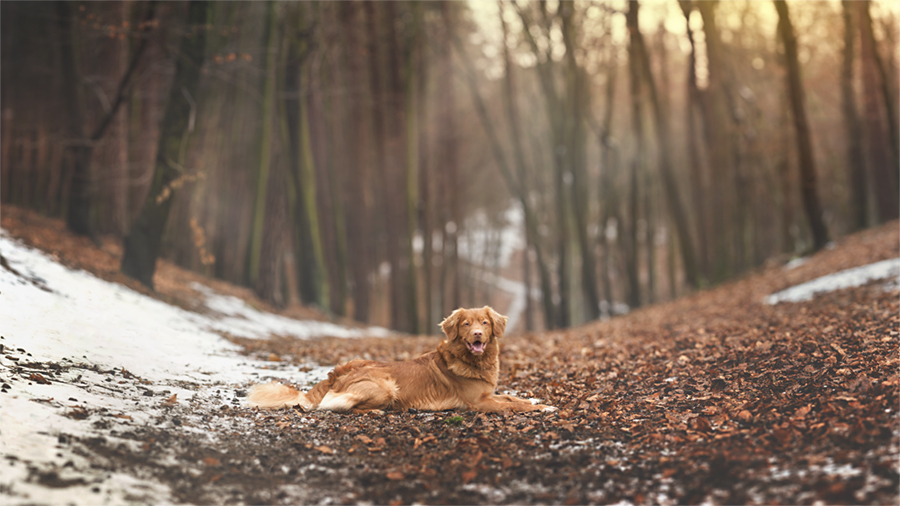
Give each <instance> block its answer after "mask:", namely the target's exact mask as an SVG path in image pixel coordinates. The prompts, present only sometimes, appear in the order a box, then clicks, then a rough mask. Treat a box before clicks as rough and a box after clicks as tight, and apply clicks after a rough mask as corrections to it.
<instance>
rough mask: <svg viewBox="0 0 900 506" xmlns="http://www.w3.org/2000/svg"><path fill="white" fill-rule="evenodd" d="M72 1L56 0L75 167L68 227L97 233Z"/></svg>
mask: <svg viewBox="0 0 900 506" xmlns="http://www.w3.org/2000/svg"><path fill="white" fill-rule="evenodd" d="M73 5H75V4H73V3H70V2H56V15H57V22H58V23H59V34H60V41H61V42H62V47H61V48H60V66H61V72H62V79H63V81H64V82H65V84H64V85H63V91H64V93H65V98H64V99H63V102H64V103H65V104H66V107H67V109H68V110H67V111H66V113H67V114H66V120H67V128H66V135H67V136H68V137H69V139H68V140H67V143H68V144H69V145H68V150H67V151H68V156H67V157H66V158H64V160H67V162H68V164H69V166H70V167H71V169H70V170H71V174H72V176H71V186H70V187H69V196H68V206H67V210H66V228H68V229H69V230H70V231H72V232H73V233H75V234H79V235H86V236H90V237H94V236H95V235H96V231H95V230H94V225H93V223H92V222H91V207H92V205H93V198H92V195H91V192H92V182H91V179H92V176H91V157H92V154H93V147H92V144H91V143H88V142H87V139H86V138H85V135H84V128H85V123H86V114H85V105H84V97H83V90H82V87H81V75H80V72H79V71H78V37H77V35H76V25H77V20H76V16H75V13H74V12H73V10H72V6H73Z"/></svg>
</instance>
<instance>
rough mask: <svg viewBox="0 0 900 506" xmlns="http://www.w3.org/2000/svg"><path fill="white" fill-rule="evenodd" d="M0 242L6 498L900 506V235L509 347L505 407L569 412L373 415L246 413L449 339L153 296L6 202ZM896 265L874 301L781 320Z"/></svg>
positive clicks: (868, 237)
mask: <svg viewBox="0 0 900 506" xmlns="http://www.w3.org/2000/svg"><path fill="white" fill-rule="evenodd" d="M0 224H2V227H3V229H4V230H5V232H0V254H2V256H3V258H4V259H5V261H4V262H3V263H2V265H0V345H2V346H0V383H2V385H0V390H2V393H0V413H2V418H0V448H2V454H3V459H2V462H0V465H2V466H3V472H2V473H0V497H2V498H3V502H4V503H9V504H33V503H38V504H44V503H46V504H57V503H63V502H65V503H73V504H99V503H117V504H120V503H128V502H153V503H159V502H181V503H197V504H208V503H226V502H236V503H267V504H275V503H320V502H328V503H335V502H337V503H357V502H371V503H377V504H389V503H393V504H401V503H412V502H420V503H534V502H541V503H547V502H550V503H568V504H582V503H611V502H620V501H625V502H631V503H658V504H676V503H699V502H709V503H718V504H733V503H811V502H815V501H817V500H820V501H824V502H827V503H872V504H881V503H891V504H894V503H897V502H898V501H900V495H898V492H897V489H898V485H900V475H898V472H900V469H898V460H897V457H898V454H900V418H898V388H900V375H898V364H900V359H898V353H897V351H898V341H900V337H898V334H900V314H898V313H900V311H898V310H900V304H898V293H900V292H898V285H897V278H898V273H900V261H898V260H892V259H896V258H897V257H898V255H900V251H898V250H900V235H898V224H897V223H891V224H888V225H886V226H884V227H881V228H878V229H874V230H869V231H866V232H863V233H860V234H857V235H854V236H852V237H848V238H845V239H843V240H841V241H839V242H838V244H837V245H836V246H835V247H834V248H832V249H829V250H826V251H823V252H820V253H819V254H817V255H815V256H813V257H810V258H808V259H805V261H802V262H792V263H790V264H788V265H773V266H771V267H768V268H766V269H763V270H760V271H759V272H756V273H753V274H751V275H748V276H746V277H745V278H744V279H742V280H739V281H735V282H732V283H728V284H726V285H723V286H720V287H717V288H715V289H712V290H708V291H704V292H699V293H696V294H693V295H691V296H689V297H685V298H683V299H680V300H677V301H674V302H671V303H668V304H664V305H658V306H652V307H647V308H644V309H641V310H639V311H636V312H634V313H632V314H629V315H627V316H625V317H620V318H614V319H612V320H610V321H607V322H596V323H593V324H590V325H586V326H583V327H579V328H575V329H567V330H565V331H557V332H548V333H540V334H525V335H510V336H507V337H506V338H505V339H504V342H503V353H502V360H503V363H502V370H501V380H500V382H501V387H500V388H501V390H510V391H515V392H517V393H519V394H521V395H526V396H530V397H537V398H540V399H542V400H544V401H545V402H547V403H550V404H553V405H555V406H557V407H559V408H560V411H559V412H557V413H554V414H545V413H541V414H477V413H457V412H439V413H425V412H405V413H389V414H386V415H383V416H377V417H373V416H357V415H343V414H336V413H328V412H310V413H304V412H300V411H294V410H282V411H275V412H257V411H255V410H252V409H249V408H245V407H243V406H242V404H241V399H242V396H243V395H244V392H245V390H246V388H247V387H248V386H249V385H251V384H253V383H256V382H258V381H262V380H265V379H268V378H277V379H281V380H284V381H289V382H293V383H294V384H298V385H301V386H304V385H305V384H306V383H308V382H310V381H315V380H317V379H318V378H321V377H322V375H323V374H324V373H325V371H327V366H330V365H333V364H335V363H337V362H341V361H344V360H346V359H349V358H353V357H357V356H363V357H370V358H374V359H383V360H397V359H403V358H408V357H411V356H415V355H417V354H419V353H421V352H424V351H428V350H430V349H432V348H433V347H434V346H435V344H436V339H435V338H434V337H425V336H419V337H407V336H396V335H394V336H391V335H387V334H386V333H385V332H384V330H383V329H367V328H362V327H360V326H358V325H348V324H336V323H330V322H325V321H323V320H324V319H325V318H324V317H323V316H321V315H317V314H315V313H314V312H311V311H309V310H305V309H301V308H294V309H292V310H291V311H293V312H294V313H293V315H294V316H302V313H303V312H304V311H307V312H308V314H306V318H305V319H304V321H302V322H296V321H291V320H289V319H288V318H285V317H284V316H290V315H273V314H271V313H269V312H266V311H259V310H258V309H257V308H263V309H265V307H264V306H263V305H261V304H259V303H258V302H256V301H254V300H253V298H252V296H250V295H249V293H247V292H245V291H242V290H241V289H238V288H234V287H228V286H225V285H224V284H223V283H221V282H215V281H209V280H205V279H203V278H202V277H201V276H197V275H194V274H190V273H184V272H182V271H179V270H178V269H177V268H175V267H172V266H170V265H167V264H163V265H162V266H161V268H160V274H161V278H160V282H159V285H160V293H158V294H147V293H146V292H144V291H142V290H141V289H140V287H135V286H131V285H129V282H128V281H126V280H123V279H121V278H119V277H118V275H117V273H116V267H117V265H118V263H117V260H116V254H117V250H116V248H115V245H114V244H112V243H111V242H106V243H104V244H103V246H102V248H99V249H98V248H96V247H95V246H94V245H93V244H91V243H90V242H89V241H86V240H82V239H79V238H75V237H72V236H69V235H67V234H66V233H65V232H64V231H63V230H62V228H61V225H60V224H59V223H58V222H55V221H53V220H46V219H43V218H39V217H36V216H34V215H30V214H28V213H24V212H21V211H18V210H15V209H12V208H7V207H4V208H3V221H2V223H0ZM14 238H15V239H14ZM27 245H30V246H36V247H38V248H40V249H42V250H44V251H45V253H41V252H40V251H37V250H35V249H32V248H30V247H28V246H27ZM884 260H891V262H889V263H887V264H882V265H883V269H882V271H881V273H880V274H878V275H874V277H871V278H870V279H868V281H865V282H864V283H863V284H861V285H858V286H850V285H846V284H845V285H843V286H844V287H843V288H842V289H839V290H836V291H829V292H825V293H820V294H817V295H814V296H812V297H811V298H810V299H809V300H801V301H797V302H779V301H778V300H776V299H768V302H774V303H772V304H770V303H768V302H767V297H769V296H771V295H773V294H776V293H778V292H781V291H782V290H785V289H788V288H791V287H794V286H796V285H800V284H802V283H807V282H812V281H814V280H817V279H820V278H821V277H822V276H826V275H830V274H834V273H837V272H840V271H844V270H846V269H851V268H856V267H860V266H865V265H869V264H873V263H875V262H879V261H884ZM63 265H65V266H68V267H64V266H63ZM69 267H74V268H76V269H79V270H73V269H71V268H69ZM80 269H84V270H80ZM861 272H862V271H858V272H857V274H860V273H861ZM98 277H99V278H102V279H98ZM854 279H857V280H865V275H864V273H863V274H862V277H860V275H856V276H854ZM817 283H819V284H820V285H821V283H822V282H821V281H818V282H817ZM812 286H816V285H812ZM148 295H155V297H156V298H153V297H150V296H148ZM338 323H347V322H338ZM322 366H326V367H322Z"/></svg>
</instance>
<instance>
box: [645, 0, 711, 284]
mask: <svg viewBox="0 0 900 506" xmlns="http://www.w3.org/2000/svg"><path fill="white" fill-rule="evenodd" d="M629 5H630V9H629V14H630V13H631V10H634V15H633V19H632V17H629V18H628V19H631V20H632V21H631V24H630V25H629V26H630V29H629V32H630V33H631V41H632V44H634V45H635V51H636V55H637V56H636V57H637V58H638V59H639V60H640V64H641V67H642V69H643V75H644V78H645V79H646V80H647V88H648V91H649V93H650V105H651V107H652V108H653V116H654V118H655V120H656V121H655V122H656V137H657V144H658V146H659V155H658V156H659V159H658V163H659V173H660V176H662V180H663V187H664V189H665V192H666V201H667V202H668V203H669V212H670V213H671V216H672V221H673V222H674V225H675V230H676V232H677V233H678V244H679V246H680V247H681V260H682V263H683V264H684V272H685V276H686V277H687V279H688V283H690V284H691V285H692V286H694V287H695V288H697V287H699V286H700V284H701V280H700V274H699V272H698V271H697V261H696V259H695V257H694V240H693V238H692V234H691V232H690V225H689V223H688V217H687V213H686V212H685V210H684V206H683V205H682V203H681V195H680V194H679V192H678V186H677V185H678V183H677V178H676V177H675V173H674V169H673V168H672V153H673V151H674V150H673V149H672V147H671V144H672V143H671V139H670V135H669V123H668V118H667V117H666V114H665V110H664V109H663V106H662V104H661V103H660V98H659V92H658V90H657V88H656V81H655V80H654V78H653V72H652V71H651V69H650V58H649V56H648V54H647V47H646V45H645V44H644V38H643V36H642V35H641V32H640V29H639V27H638V21H637V18H638V14H637V13H638V3H637V2H632V3H630V4H629ZM649 233H650V234H651V235H652V233H653V232H652V231H650V232H649ZM648 244H649V247H650V248H653V238H652V237H651V238H650V239H649V241H648Z"/></svg>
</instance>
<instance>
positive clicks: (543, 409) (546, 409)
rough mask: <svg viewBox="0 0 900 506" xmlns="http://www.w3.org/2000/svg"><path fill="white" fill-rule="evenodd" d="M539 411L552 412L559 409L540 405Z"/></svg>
mask: <svg viewBox="0 0 900 506" xmlns="http://www.w3.org/2000/svg"><path fill="white" fill-rule="evenodd" d="M541 411H543V412H545V413H553V412H554V411H559V408H555V407H553V406H543V405H542V406H541Z"/></svg>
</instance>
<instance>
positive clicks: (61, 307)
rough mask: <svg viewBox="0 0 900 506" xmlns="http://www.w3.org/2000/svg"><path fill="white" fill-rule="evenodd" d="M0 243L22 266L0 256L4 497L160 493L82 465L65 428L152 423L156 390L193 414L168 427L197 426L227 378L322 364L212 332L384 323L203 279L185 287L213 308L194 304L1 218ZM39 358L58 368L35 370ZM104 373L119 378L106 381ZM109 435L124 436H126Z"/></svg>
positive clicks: (91, 500)
mask: <svg viewBox="0 0 900 506" xmlns="http://www.w3.org/2000/svg"><path fill="white" fill-rule="evenodd" d="M0 252H2V253H3V256H4V257H5V258H6V260H7V261H8V262H9V265H10V267H12V268H13V269H15V270H16V271H17V272H18V273H19V274H20V275H21V276H17V275H15V274H13V273H12V272H11V271H10V270H7V269H5V268H2V267H0V336H2V339H0V344H2V349H0V383H2V384H3V392H2V393H0V454H2V460H0V466H2V467H0V469H2V470H0V502H2V503H3V504H22V503H29V504H30V503H48V504H62V503H70V504H101V503H112V504H116V503H123V502H126V501H128V502H131V501H134V500H136V499H137V500H140V501H142V502H152V503H160V502H171V500H172V499H171V498H170V494H169V490H168V488H167V487H166V486H165V485H162V484H160V483H158V482H155V481H154V480H152V479H138V478H135V477H131V476H127V475H125V474H121V473H116V472H109V471H103V470H102V469H92V466H91V462H88V461H87V460H86V459H85V458H84V457H81V456H79V455H78V454H77V453H76V452H73V451H71V449H70V446H69V445H67V444H66V441H67V439H68V436H77V437H96V436H98V435H99V431H98V430H97V429H93V428H92V424H91V423H90V421H91V420H90V417H93V418H96V417H98V416H101V415H100V414H101V413H102V416H104V417H105V418H103V419H102V420H105V421H112V423H113V424H114V425H113V427H114V428H117V427H118V425H115V424H119V425H123V426H127V427H130V428H131V429H132V430H133V429H134V428H135V427H142V426H152V425H154V424H157V423H159V420H160V419H164V418H165V417H163V416H161V415H162V414H164V413H165V411H164V409H165V402H164V400H165V399H170V400H172V401H173V403H177V404H178V405H180V406H189V407H188V409H187V412H188V413H189V415H188V416H191V415H190V413H192V412H195V411H196V415H194V416H196V419H193V420H185V422H184V424H183V426H179V427H174V429H173V430H185V431H198V430H200V431H203V428H204V426H205V424H208V422H201V421H200V415H201V413H202V410H203V409H213V408H216V407H218V406H221V405H222V404H223V403H227V402H228V400H229V399H232V396H233V395H238V394H236V393H235V391H236V389H240V388H244V387H246V386H248V385H250V384H252V383H256V382H259V381H261V379H262V378H285V379H290V380H291V381H293V382H295V383H300V384H303V383H305V382H310V381H318V380H319V379H322V378H323V377H325V376H326V374H327V371H328V369H326V368H322V367H314V368H312V370H310V371H307V372H302V371H301V370H299V369H298V368H297V367H296V366H291V365H288V364H284V363H277V362H260V361H255V360H251V359H248V358H246V357H243V356H241V355H240V354H238V351H239V348H238V346H236V345H234V344H232V343H230V342H229V341H227V340H226V339H224V338H223V337H222V336H221V335H220V334H219V333H228V334H230V335H234V336H242V337H248V338H261V337H266V336H269V335H282V336H294V337H298V338H309V337H316V336H323V335H328V336H336V337H360V336H364V335H365V336H384V335H386V334H387V332H388V331H387V330H385V329H382V328H367V329H351V328H348V327H343V326H340V325H335V324H332V323H327V322H314V321H297V320H291V319H288V318H284V317H281V316H278V315H273V314H268V313H264V312H260V311H257V310H255V309H253V308H250V307H249V306H247V305H246V304H244V303H243V301H241V300H239V299H236V298H234V297H226V296H223V295H220V294H217V293H215V292H213V291H211V290H209V289H208V288H206V287H203V286H202V285H196V286H194V287H193V288H195V289H197V290H198V291H200V292H201V293H202V294H203V295H204V296H205V297H206V304H207V306H208V307H209V308H210V309H211V310H213V311H214V312H216V313H218V314H214V315H202V314H197V313H193V312H190V311H186V310H184V309H181V308H178V307H174V306H171V305H168V304H165V303H163V302H160V301H158V300H156V299H153V298H150V297H147V296H145V295H142V294H140V293H138V292H135V291H133V290H131V289H129V288H126V287H124V286H121V285H118V284H114V283H109V282H106V281H103V280H101V279H98V278H96V277H94V276H93V275H91V274H89V273H87V272H84V271H76V270H72V269H69V268H67V267H64V266H62V265H60V264H59V263H58V262H56V261H54V260H53V259H52V258H50V257H49V256H47V255H45V254H44V253H42V252H39V251H36V250H33V249H31V248H28V247H26V246H23V245H22V244H20V243H18V242H17V241H15V240H13V239H11V238H10V237H9V236H8V235H6V233H5V232H4V231H3V230H2V229H0ZM23 278H27V279H23ZM45 363H53V364H59V365H60V366H61V367H60V368H58V369H55V370H54V369H42V367H45V365H44V364H45ZM32 372H34V373H35V374H39V375H41V376H40V379H44V380H45V381H40V380H39V379H37V378H38V377H37V376H33V377H32V381H29V380H28V378H29V375H30V374H31V373H32ZM112 376H115V379H116V380H118V381H112V382H111V381H110V378H111V377H112ZM47 382H49V383H47ZM223 391H224V392H227V393H226V394H223ZM173 395H174V397H171V396H173ZM223 396H224V397H223ZM232 402H236V397H235V399H232ZM73 413H75V414H84V416H82V417H80V418H79V416H74V417H73V416H72V415H73ZM66 415H69V416H66ZM85 417H87V418H88V419H85ZM123 428H124V427H123ZM125 430H129V429H127V428H126V429H125ZM207 433H211V432H210V431H207ZM110 434H115V431H104V433H103V435H104V437H106V438H107V439H115V437H114V436H110ZM210 437H212V436H210ZM116 442H117V443H119V442H121V443H124V444H133V442H132V441H128V440H125V439H122V440H121V441H118V440H117V441H116ZM41 476H43V477H44V478H45V479H46V477H47V476H52V477H53V478H52V479H59V480H69V481H68V483H69V484H72V485H71V486H66V487H61V488H53V487H49V486H44V485H41V484H40V483H39V482H40V480H41Z"/></svg>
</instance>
